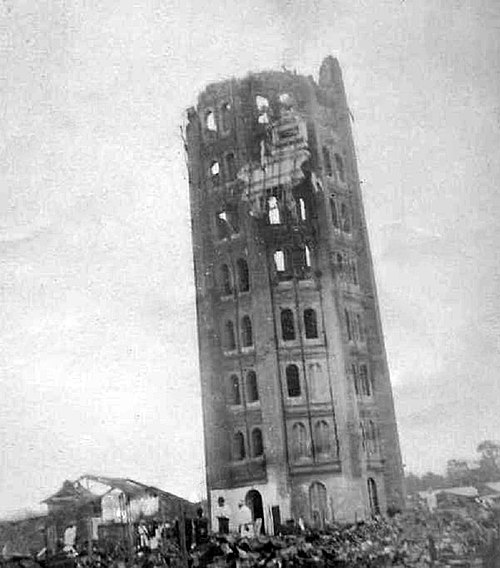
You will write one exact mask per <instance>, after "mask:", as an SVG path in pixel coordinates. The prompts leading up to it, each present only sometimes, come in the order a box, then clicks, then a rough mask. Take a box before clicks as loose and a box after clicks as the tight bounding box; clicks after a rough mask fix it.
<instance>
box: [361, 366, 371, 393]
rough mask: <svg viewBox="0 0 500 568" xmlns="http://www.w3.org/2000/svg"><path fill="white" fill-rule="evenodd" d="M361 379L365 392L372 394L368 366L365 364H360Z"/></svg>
mask: <svg viewBox="0 0 500 568" xmlns="http://www.w3.org/2000/svg"><path fill="white" fill-rule="evenodd" d="M359 380H360V383H361V387H362V389H363V394H364V395H366V396H371V394H372V392H371V385H370V379H369V378H368V367H367V366H366V365H365V364H362V365H360V366H359Z"/></svg>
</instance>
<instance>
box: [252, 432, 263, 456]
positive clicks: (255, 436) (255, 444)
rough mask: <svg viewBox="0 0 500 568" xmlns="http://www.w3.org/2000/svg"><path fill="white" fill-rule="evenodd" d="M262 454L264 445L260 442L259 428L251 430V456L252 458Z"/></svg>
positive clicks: (260, 433)
mask: <svg viewBox="0 0 500 568" xmlns="http://www.w3.org/2000/svg"><path fill="white" fill-rule="evenodd" d="M263 453H264V444H263V442H262V432H261V430H260V428H254V429H253V430H252V456H253V457H254V458H256V457H259V456H261V455H262V454H263Z"/></svg>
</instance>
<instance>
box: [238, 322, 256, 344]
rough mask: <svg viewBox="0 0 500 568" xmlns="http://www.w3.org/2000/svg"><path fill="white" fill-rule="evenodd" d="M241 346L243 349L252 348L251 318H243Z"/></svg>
mask: <svg viewBox="0 0 500 568" xmlns="http://www.w3.org/2000/svg"><path fill="white" fill-rule="evenodd" d="M241 344H242V345H243V347H251V346H252V345H253V333H252V320H251V319H250V316H243V317H242V318H241Z"/></svg>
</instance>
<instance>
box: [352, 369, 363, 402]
mask: <svg viewBox="0 0 500 568" xmlns="http://www.w3.org/2000/svg"><path fill="white" fill-rule="evenodd" d="M351 373H352V380H353V383H354V390H355V391H356V394H357V395H359V394H361V389H360V385H359V374H358V369H357V367H356V365H354V364H353V365H351Z"/></svg>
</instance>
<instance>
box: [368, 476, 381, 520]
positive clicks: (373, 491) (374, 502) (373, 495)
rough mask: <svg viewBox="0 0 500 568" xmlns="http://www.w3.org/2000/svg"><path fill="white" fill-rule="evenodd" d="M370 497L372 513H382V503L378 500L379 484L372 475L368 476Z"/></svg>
mask: <svg viewBox="0 0 500 568" xmlns="http://www.w3.org/2000/svg"><path fill="white" fill-rule="evenodd" d="M368 497H369V499H370V509H371V512H372V515H380V505H379V502H378V493H377V484H376V483H375V480H374V479H373V478H372V477H369V478H368Z"/></svg>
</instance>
